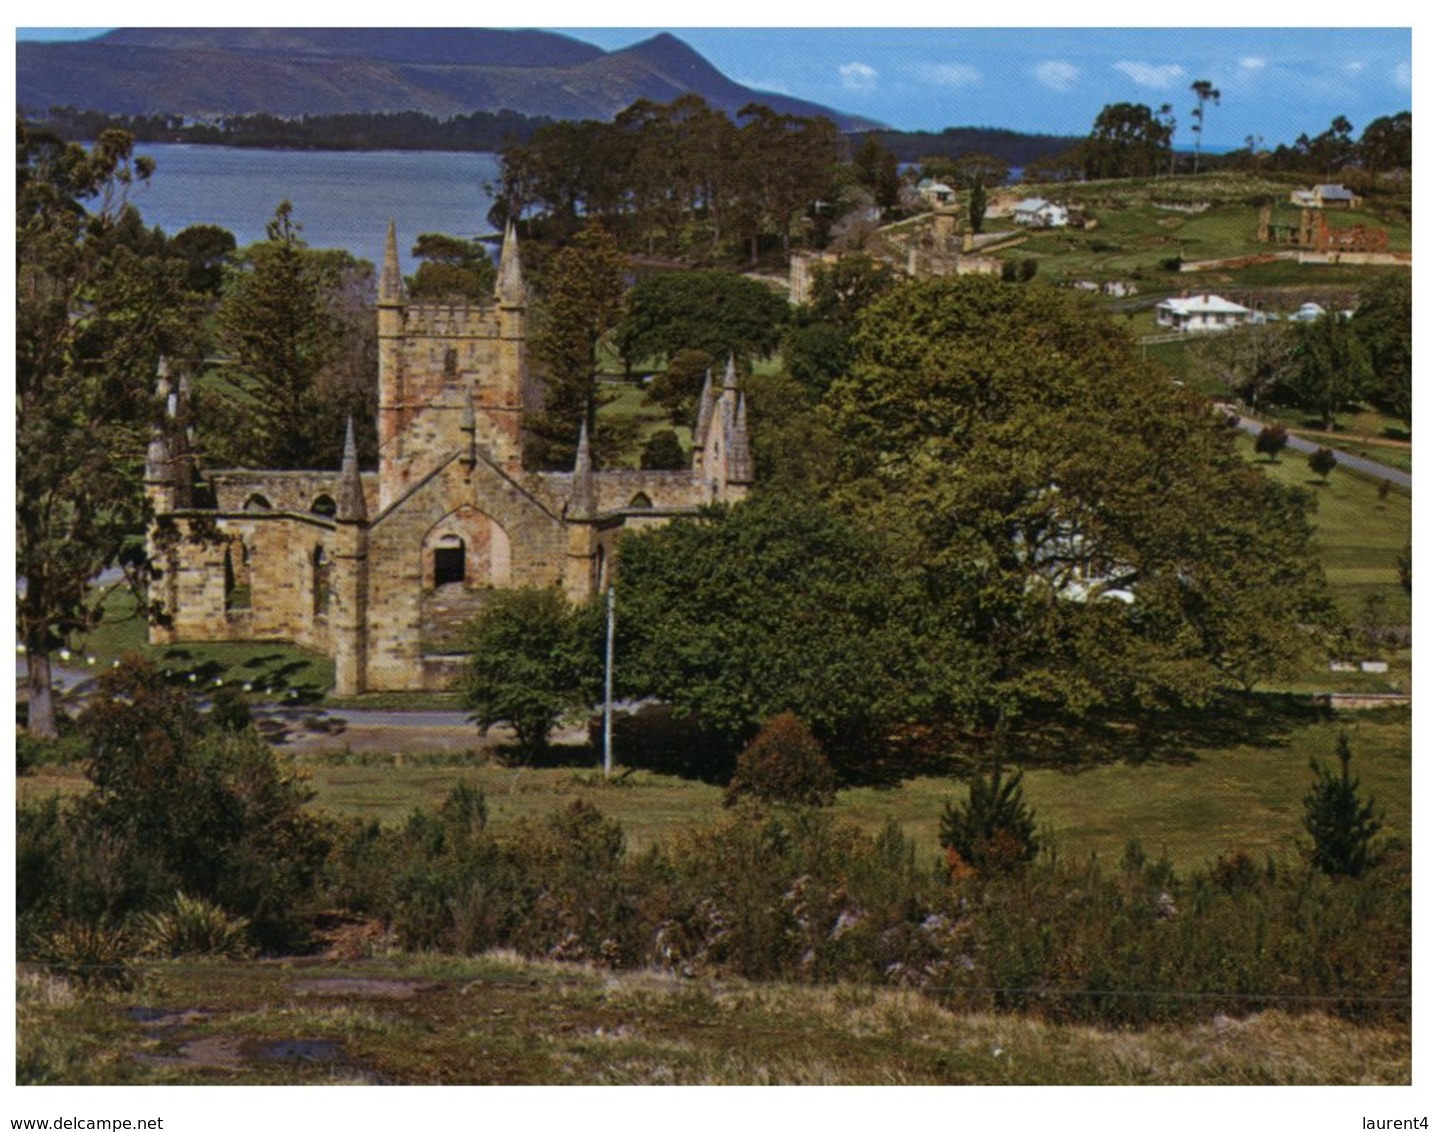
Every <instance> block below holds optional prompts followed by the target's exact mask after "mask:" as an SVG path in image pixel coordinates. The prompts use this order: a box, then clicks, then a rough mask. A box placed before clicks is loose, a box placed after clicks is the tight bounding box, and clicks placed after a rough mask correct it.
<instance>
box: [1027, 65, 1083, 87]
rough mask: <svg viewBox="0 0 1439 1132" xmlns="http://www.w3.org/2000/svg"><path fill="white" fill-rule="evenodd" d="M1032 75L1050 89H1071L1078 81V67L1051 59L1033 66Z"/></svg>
mask: <svg viewBox="0 0 1439 1132" xmlns="http://www.w3.org/2000/svg"><path fill="white" fill-rule="evenodd" d="M1034 77H1035V78H1037V79H1038V80H1039V81H1040V82H1042V83H1043V84H1044V85H1045V86H1047V87H1049V89H1050V90H1073V89H1074V84H1075V83H1076V82H1078V81H1079V68H1078V67H1075V66H1073V65H1072V64H1069V63H1061V62H1060V61H1059V60H1057V59H1051V60H1049V62H1047V63H1041V64H1040V65H1039V66H1037V67H1035V68H1034Z"/></svg>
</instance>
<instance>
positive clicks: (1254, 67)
mask: <svg viewBox="0 0 1439 1132" xmlns="http://www.w3.org/2000/svg"><path fill="white" fill-rule="evenodd" d="M1267 65H1268V60H1266V59H1261V58H1259V57H1258V56H1257V55H1247V56H1245V57H1244V58H1243V59H1241V60H1239V66H1240V68H1241V69H1243V70H1246V71H1262V70H1264V68H1265V66H1267Z"/></svg>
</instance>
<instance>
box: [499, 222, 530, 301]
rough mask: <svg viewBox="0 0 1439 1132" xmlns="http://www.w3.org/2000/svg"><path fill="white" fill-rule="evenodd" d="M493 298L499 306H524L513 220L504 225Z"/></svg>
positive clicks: (522, 282) (517, 242) (517, 239)
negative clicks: (497, 301) (498, 302)
mask: <svg viewBox="0 0 1439 1132" xmlns="http://www.w3.org/2000/svg"><path fill="white" fill-rule="evenodd" d="M495 298H496V299H498V300H499V301H500V305H501V306H506V307H522V306H524V305H525V280H524V276H523V275H522V274H521V272H520V243H519V238H518V237H517V236H516V235H515V223H514V221H513V220H511V221H509V222H508V223H507V224H506V225H505V242H504V244H503V245H502V246H501V248H500V271H499V275H498V276H497V277H496V279H495Z"/></svg>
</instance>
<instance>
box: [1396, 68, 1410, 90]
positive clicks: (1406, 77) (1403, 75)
mask: <svg viewBox="0 0 1439 1132" xmlns="http://www.w3.org/2000/svg"><path fill="white" fill-rule="evenodd" d="M1394 84H1395V85H1396V86H1402V87H1403V88H1404V89H1405V90H1408V89H1409V88H1410V87H1411V86H1413V84H1414V78H1413V74H1412V72H1411V68H1410V65H1409V64H1408V63H1396V64H1395V65H1394Z"/></svg>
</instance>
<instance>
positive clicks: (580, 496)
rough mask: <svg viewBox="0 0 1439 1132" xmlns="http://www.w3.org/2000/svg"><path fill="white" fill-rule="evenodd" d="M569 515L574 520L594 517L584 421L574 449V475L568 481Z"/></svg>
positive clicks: (590, 461)
mask: <svg viewBox="0 0 1439 1132" xmlns="http://www.w3.org/2000/svg"><path fill="white" fill-rule="evenodd" d="M569 514H570V516H571V517H572V518H575V519H593V518H594V517H595V473H594V461H593V460H592V459H591V457H590V431H589V428H588V424H587V422H585V421H581V422H580V443H579V447H578V448H576V449H575V473H574V476H573V478H572V479H571V480H570V506H569Z"/></svg>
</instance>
